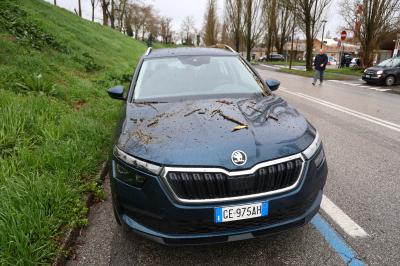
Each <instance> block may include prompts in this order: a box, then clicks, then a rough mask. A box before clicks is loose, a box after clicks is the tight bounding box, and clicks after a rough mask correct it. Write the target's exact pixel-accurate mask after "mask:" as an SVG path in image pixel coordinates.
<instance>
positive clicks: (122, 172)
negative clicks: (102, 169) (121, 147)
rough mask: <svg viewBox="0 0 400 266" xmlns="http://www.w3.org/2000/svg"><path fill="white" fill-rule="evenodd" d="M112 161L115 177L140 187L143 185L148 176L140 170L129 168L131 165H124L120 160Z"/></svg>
mask: <svg viewBox="0 0 400 266" xmlns="http://www.w3.org/2000/svg"><path fill="white" fill-rule="evenodd" d="M112 163H113V175H114V177H115V178H118V179H119V180H121V181H123V182H125V183H127V184H129V185H132V186H135V187H138V188H141V187H143V184H144V182H145V181H146V179H147V177H146V176H144V175H141V174H140V173H139V172H136V171H133V170H132V169H129V167H127V166H125V165H123V164H122V163H120V162H117V161H113V162H112Z"/></svg>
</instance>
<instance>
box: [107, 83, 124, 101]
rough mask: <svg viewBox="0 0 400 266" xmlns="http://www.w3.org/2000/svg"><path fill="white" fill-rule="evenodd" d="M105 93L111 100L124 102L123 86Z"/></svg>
mask: <svg viewBox="0 0 400 266" xmlns="http://www.w3.org/2000/svg"><path fill="white" fill-rule="evenodd" d="M107 93H108V95H109V96H110V97H111V98H113V99H117V100H125V97H124V87H123V86H115V87H112V88H109V89H108V90H107Z"/></svg>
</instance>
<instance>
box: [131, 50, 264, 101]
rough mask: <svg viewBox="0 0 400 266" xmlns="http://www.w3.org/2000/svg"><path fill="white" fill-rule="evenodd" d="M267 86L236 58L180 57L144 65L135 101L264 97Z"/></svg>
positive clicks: (147, 60) (135, 90)
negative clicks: (191, 97) (223, 96)
mask: <svg viewBox="0 0 400 266" xmlns="http://www.w3.org/2000/svg"><path fill="white" fill-rule="evenodd" d="M264 89H265V88H264V86H263V85H262V84H261V82H260V81H259V80H258V79H257V78H255V76H254V73H253V72H252V71H251V70H250V69H249V68H248V66H247V65H245V63H244V62H243V61H242V60H241V59H239V57H237V56H178V57H165V58H151V59H145V60H144V61H143V64H142V67H141V69H140V72H139V75H138V79H137V82H136V86H135V88H134V97H133V98H134V100H142V101H146V100H151V99H155V98H165V97H177V96H178V97H179V96H191V95H196V96H197V95H200V96H201V95H213V94H235V93H237V94H253V93H263V90H264Z"/></svg>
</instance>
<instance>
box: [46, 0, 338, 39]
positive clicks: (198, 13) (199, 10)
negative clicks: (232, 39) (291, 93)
mask: <svg viewBox="0 0 400 266" xmlns="http://www.w3.org/2000/svg"><path fill="white" fill-rule="evenodd" d="M45 1H47V2H50V3H53V0H45ZM142 1H143V2H145V3H147V4H151V5H153V6H154V7H155V9H156V10H158V12H159V14H160V15H161V16H168V17H171V18H172V23H173V30H174V31H175V32H179V31H180V25H181V23H182V20H183V19H184V18H185V17H186V16H193V18H194V20H195V26H196V28H197V29H201V28H202V26H203V17H204V12H205V9H206V3H207V0H142ZM340 1H342V0H332V3H331V6H330V8H329V12H328V15H327V21H328V22H327V24H326V28H325V32H326V33H327V32H328V31H329V32H330V34H331V37H339V32H340V26H341V24H343V19H342V18H341V16H340V15H339V8H340V7H339V5H340ZM81 2H82V13H83V17H85V18H88V19H90V18H91V6H90V0H81ZM217 4H218V12H219V15H220V18H222V14H223V4H224V0H217ZM57 5H59V6H61V7H64V8H66V9H68V10H70V11H72V12H73V10H74V8H77V6H78V0H57ZM95 19H96V21H99V22H100V21H101V19H102V17H101V9H100V4H97V6H96V13H95Z"/></svg>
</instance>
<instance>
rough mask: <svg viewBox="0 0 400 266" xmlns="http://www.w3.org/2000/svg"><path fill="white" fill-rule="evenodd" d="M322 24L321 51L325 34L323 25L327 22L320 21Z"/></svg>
mask: <svg viewBox="0 0 400 266" xmlns="http://www.w3.org/2000/svg"><path fill="white" fill-rule="evenodd" d="M321 22H322V23H324V25H323V26H322V40H321V49H322V44H323V43H324V34H325V24H326V22H328V21H327V20H325V19H324V20H323V21H321Z"/></svg>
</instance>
